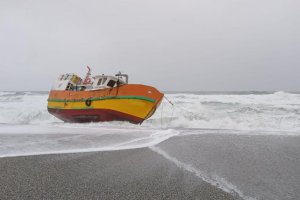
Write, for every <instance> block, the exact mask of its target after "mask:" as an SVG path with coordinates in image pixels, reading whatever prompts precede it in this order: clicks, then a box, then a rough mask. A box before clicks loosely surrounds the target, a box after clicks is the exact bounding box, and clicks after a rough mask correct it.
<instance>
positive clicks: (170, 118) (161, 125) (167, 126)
mask: <svg viewBox="0 0 300 200" xmlns="http://www.w3.org/2000/svg"><path fill="white" fill-rule="evenodd" d="M164 98H165V99H166V100H167V101H168V102H169V104H171V105H172V114H171V118H170V120H169V122H168V124H167V127H166V128H169V126H170V124H171V121H172V118H173V114H174V104H173V103H172V102H171V101H170V100H169V99H168V98H167V97H166V96H164ZM162 110H163V107H162ZM161 127H162V113H161Z"/></svg>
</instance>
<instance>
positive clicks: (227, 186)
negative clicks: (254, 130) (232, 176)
mask: <svg viewBox="0 0 300 200" xmlns="http://www.w3.org/2000/svg"><path fill="white" fill-rule="evenodd" d="M150 149H151V150H152V151H154V152H156V153H158V154H160V155H162V156H163V157H164V158H166V159H167V160H169V161H171V162H172V163H174V164H175V165H176V166H178V167H179V168H181V169H183V170H186V171H188V172H191V173H193V174H195V175H196V176H197V177H199V178H201V179H202V180H203V181H205V182H207V183H209V184H211V185H213V186H215V187H217V188H220V189H221V190H223V191H224V192H227V193H230V194H233V195H235V196H236V195H238V196H239V197H241V198H243V199H246V200H254V199H255V198H253V197H248V196H246V195H244V194H243V192H242V191H240V190H239V189H238V187H237V186H235V185H233V184H232V183H230V182H229V181H227V180H226V179H224V178H221V177H219V176H217V175H210V176H208V175H206V174H205V173H204V172H202V171H201V170H200V169H197V168H195V167H193V166H192V165H190V164H186V163H183V162H181V161H179V160H178V159H176V158H175V157H172V156H170V155H169V154H168V153H167V152H165V151H163V150H162V149H161V148H159V147H155V146H153V147H150Z"/></svg>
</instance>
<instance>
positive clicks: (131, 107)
mask: <svg viewBox="0 0 300 200" xmlns="http://www.w3.org/2000/svg"><path fill="white" fill-rule="evenodd" d="M153 106H154V103H153V102H150V101H144V100H139V99H106V100H96V101H92V103H91V106H87V105H86V104H85V102H55V101H49V102H48V108H55V109H109V110H114V111H118V112H122V113H126V114H129V115H133V116H135V117H139V118H142V119H145V118H146V117H147V115H148V114H149V112H150V111H152V109H153Z"/></svg>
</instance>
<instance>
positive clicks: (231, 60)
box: [0, 0, 300, 91]
mask: <svg viewBox="0 0 300 200" xmlns="http://www.w3.org/2000/svg"><path fill="white" fill-rule="evenodd" d="M86 65H89V66H90V67H91V68H92V69H93V71H92V72H93V74H94V75H96V74H102V73H104V74H115V73H116V72H118V71H121V72H124V73H127V74H129V81H130V82H131V83H142V84H147V85H152V86H155V87H157V88H158V89H159V90H164V91H166V90H168V91H170V90H171V91H232V90H272V91H274V90H276V91H277V90H285V91H300V88H299V87H300V1H299V0H195V1H192V0H191V1H189V0H182V1H177V0H116V1H114V0H107V1H104V0H103V1H102V0H94V1H93V0H82V1H79V0H69V1H67V0H48V1H47V0H44V1H42V0H0V83H1V84H0V90H2V91H3V90H4V91H7V90H43V91H46V90H49V89H50V87H51V85H52V83H53V81H54V79H56V78H57V76H58V75H59V74H62V73H77V74H78V75H81V76H84V75H85V73H86Z"/></svg>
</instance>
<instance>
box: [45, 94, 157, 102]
mask: <svg viewBox="0 0 300 200" xmlns="http://www.w3.org/2000/svg"><path fill="white" fill-rule="evenodd" d="M88 99H90V100H105V99H140V100H145V101H150V102H153V103H154V102H155V100H154V99H151V98H148V97H143V96H106V97H93V98H88ZM86 100H87V99H72V100H66V99H48V101H50V102H83V101H86Z"/></svg>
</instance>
